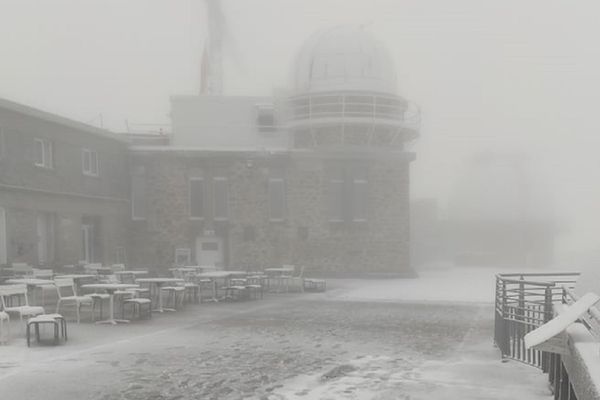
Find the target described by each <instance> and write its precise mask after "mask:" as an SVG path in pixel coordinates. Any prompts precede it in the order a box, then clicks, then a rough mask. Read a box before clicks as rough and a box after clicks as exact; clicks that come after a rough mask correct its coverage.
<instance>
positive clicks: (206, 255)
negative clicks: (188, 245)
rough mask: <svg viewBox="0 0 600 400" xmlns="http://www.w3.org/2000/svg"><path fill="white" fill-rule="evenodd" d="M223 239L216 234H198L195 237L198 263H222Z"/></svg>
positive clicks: (219, 264)
mask: <svg viewBox="0 0 600 400" xmlns="http://www.w3.org/2000/svg"><path fill="white" fill-rule="evenodd" d="M223 260H224V258H223V239H222V238H220V237H217V236H200V237H198V238H197V239H196V263H198V265H214V266H222V265H223Z"/></svg>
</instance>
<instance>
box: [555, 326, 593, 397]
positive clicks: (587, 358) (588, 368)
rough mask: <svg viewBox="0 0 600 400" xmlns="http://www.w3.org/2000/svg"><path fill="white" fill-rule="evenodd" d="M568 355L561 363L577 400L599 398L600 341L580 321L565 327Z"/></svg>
mask: <svg viewBox="0 0 600 400" xmlns="http://www.w3.org/2000/svg"><path fill="white" fill-rule="evenodd" d="M567 336H568V339H567V345H568V347H569V352H570V355H568V356H563V357H562V360H563V364H564V366H565V369H566V370H567V374H568V375H569V380H570V381H571V384H572V385H573V389H574V390H575V394H576V395H577V400H600V343H599V342H598V341H597V340H596V339H595V338H594V337H593V336H592V334H591V333H590V332H588V330H587V329H586V328H585V326H583V324H581V323H576V324H573V325H571V326H570V327H569V328H568V329H567Z"/></svg>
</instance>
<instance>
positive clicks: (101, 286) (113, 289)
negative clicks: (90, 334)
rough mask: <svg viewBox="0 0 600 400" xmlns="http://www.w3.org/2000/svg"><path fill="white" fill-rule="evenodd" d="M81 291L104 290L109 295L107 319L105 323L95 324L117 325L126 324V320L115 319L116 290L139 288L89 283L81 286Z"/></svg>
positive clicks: (98, 322) (122, 284)
mask: <svg viewBox="0 0 600 400" xmlns="http://www.w3.org/2000/svg"><path fill="white" fill-rule="evenodd" d="M81 287H82V288H83V289H92V290H104V291H105V292H106V293H108V294H109V295H110V302H109V311H108V317H109V318H108V319H107V320H105V321H97V322H96V323H97V324H111V325H116V324H118V323H128V322H129V320H127V319H115V292H116V291H117V290H124V289H133V288H137V287H139V286H138V285H130V284H126V283H90V284H88V285H82V286H81Z"/></svg>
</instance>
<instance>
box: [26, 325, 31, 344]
mask: <svg viewBox="0 0 600 400" xmlns="http://www.w3.org/2000/svg"><path fill="white" fill-rule="evenodd" d="M30 328H31V327H30V324H27V347H29V346H30V345H31V337H30V333H31V329H30Z"/></svg>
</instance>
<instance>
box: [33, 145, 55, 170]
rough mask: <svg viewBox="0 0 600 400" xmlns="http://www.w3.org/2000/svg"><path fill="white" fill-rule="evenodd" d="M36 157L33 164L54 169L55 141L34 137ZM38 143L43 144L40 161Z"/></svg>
mask: <svg viewBox="0 0 600 400" xmlns="http://www.w3.org/2000/svg"><path fill="white" fill-rule="evenodd" d="M33 141H34V157H33V165H35V166H36V167H38V168H44V169H54V143H53V142H52V141H51V140H48V139H43V138H34V139H33ZM38 145H41V150H42V151H41V155H42V160H41V162H38V159H37V151H38Z"/></svg>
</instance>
